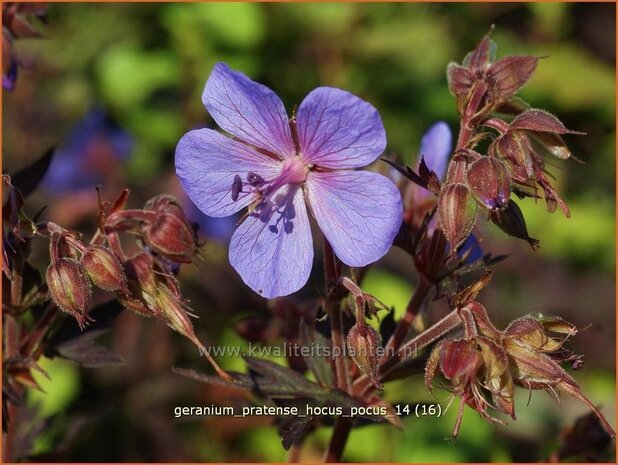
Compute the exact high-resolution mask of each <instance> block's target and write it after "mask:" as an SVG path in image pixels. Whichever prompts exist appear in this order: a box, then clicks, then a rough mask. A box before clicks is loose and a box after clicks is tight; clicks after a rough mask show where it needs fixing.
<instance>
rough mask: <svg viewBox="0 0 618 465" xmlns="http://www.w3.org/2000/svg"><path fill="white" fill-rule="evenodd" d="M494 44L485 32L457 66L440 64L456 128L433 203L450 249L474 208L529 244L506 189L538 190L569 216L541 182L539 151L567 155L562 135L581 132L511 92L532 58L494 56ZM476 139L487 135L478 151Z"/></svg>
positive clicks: (532, 65)
mask: <svg viewBox="0 0 618 465" xmlns="http://www.w3.org/2000/svg"><path fill="white" fill-rule="evenodd" d="M495 50H496V46H495V44H494V42H493V41H492V40H491V38H490V37H489V34H488V35H486V36H485V37H484V38H483V40H482V41H481V42H480V44H479V45H478V46H477V47H476V49H475V50H473V51H472V52H471V53H469V54H468V55H467V56H466V57H465V59H464V60H463V63H462V64H456V63H451V64H449V66H448V68H447V76H448V83H449V90H450V91H451V93H452V94H453V95H454V96H455V98H456V99H457V108H458V111H459V114H460V117H461V132H460V137H459V141H458V144H457V147H456V150H455V152H454V154H453V157H452V158H451V161H450V164H449V167H448V174H447V179H446V181H445V183H444V185H443V186H441V188H440V191H439V194H438V206H437V208H438V218H439V222H440V228H441V229H442V231H443V232H444V234H445V236H446V238H447V240H448V242H449V244H450V245H451V248H452V249H455V248H456V247H457V246H459V245H461V243H462V242H463V241H464V240H465V239H466V238H467V237H468V236H469V235H470V233H471V232H472V229H473V228H474V225H475V223H476V219H477V216H478V212H479V210H480V209H483V210H485V211H487V212H488V217H489V219H491V220H492V222H493V223H495V224H496V225H497V226H498V227H499V228H500V229H502V230H503V231H505V232H506V233H507V234H509V235H511V236H514V237H517V238H520V239H523V240H526V241H527V242H528V243H530V245H531V246H532V247H533V248H536V247H537V246H538V241H537V240H536V239H533V238H531V237H530V236H529V235H528V231H527V228H526V223H525V220H524V218H523V215H522V213H521V210H520V208H519V206H518V205H517V204H516V203H515V201H514V200H512V199H511V193H515V194H516V195H517V196H518V197H520V198H525V197H533V198H535V199H536V198H539V196H538V195H537V191H538V190H539V189H540V190H541V191H542V192H543V194H544V197H545V200H546V203H547V209H548V211H550V212H553V211H555V209H556V207H557V206H559V207H560V209H561V210H562V211H563V212H564V214H565V215H566V216H567V217H568V216H569V215H570V213H569V209H568V207H567V205H566V203H565V202H564V201H563V200H562V199H561V198H560V196H559V195H558V193H557V192H556V190H555V189H554V187H553V186H552V184H551V182H550V181H549V177H548V175H547V173H546V171H545V161H544V158H543V156H544V155H545V154H548V155H553V156H556V157H558V158H561V159H568V158H575V157H573V156H572V155H571V152H570V151H569V149H568V148H567V146H566V144H565V142H564V140H563V139H562V135H564V134H583V133H581V132H577V131H571V130H569V129H567V128H566V127H565V126H564V125H563V124H562V123H561V122H560V120H559V119H558V118H556V117H555V116H554V115H552V114H550V113H548V112H546V111H544V110H538V109H532V108H530V107H529V105H528V104H527V103H526V102H524V101H523V100H521V99H519V98H517V97H515V93H516V92H517V91H518V90H519V89H521V88H522V87H523V86H524V85H525V84H526V82H527V81H528V80H529V79H530V77H531V76H532V74H533V72H534V70H535V69H536V66H537V64H538V58H535V57H533V56H523V55H522V56H508V57H504V58H501V59H498V60H496V58H495ZM505 114H506V115H508V116H506V117H505V116H504V115H505ZM502 118H506V119H502ZM483 139H489V140H490V143H489V147H488V149H487V153H486V154H481V153H479V152H477V151H476V150H475V148H476V146H477V144H478V142H479V141H481V140H483Z"/></svg>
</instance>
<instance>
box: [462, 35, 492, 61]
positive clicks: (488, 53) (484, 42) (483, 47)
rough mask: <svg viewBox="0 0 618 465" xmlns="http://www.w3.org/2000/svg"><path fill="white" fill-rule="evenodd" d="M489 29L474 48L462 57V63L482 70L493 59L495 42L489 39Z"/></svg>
mask: <svg viewBox="0 0 618 465" xmlns="http://www.w3.org/2000/svg"><path fill="white" fill-rule="evenodd" d="M490 34H491V31H490V32H489V33H488V34H485V36H483V38H482V39H481V41H480V42H479V44H478V45H477V46H476V48H475V49H474V50H472V51H471V52H470V53H468V54H467V55H466V57H465V58H464V59H463V65H464V66H466V67H468V68H470V69H472V70H474V71H482V70H484V69H485V68H487V66H488V65H489V64H490V63H491V62H492V61H493V60H494V59H495V55H496V48H497V47H496V43H495V42H494V41H493V40H491V37H490Z"/></svg>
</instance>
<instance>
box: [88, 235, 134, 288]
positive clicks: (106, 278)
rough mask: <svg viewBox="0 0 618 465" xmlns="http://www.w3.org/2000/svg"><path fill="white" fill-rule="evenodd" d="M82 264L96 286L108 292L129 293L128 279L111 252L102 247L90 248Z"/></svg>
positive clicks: (94, 246)
mask: <svg viewBox="0 0 618 465" xmlns="http://www.w3.org/2000/svg"><path fill="white" fill-rule="evenodd" d="M81 262H82V266H83V267H84V270H85V271H86V274H87V275H88V277H89V278H90V280H91V281H92V283H93V284H94V285H95V286H97V287H99V288H101V289H105V290H106V291H123V292H127V290H128V289H127V277H126V276H125V274H124V271H123V269H122V266H121V265H120V262H119V261H118V259H117V258H116V256H115V255H114V254H113V253H112V251H111V250H109V249H107V248H105V247H103V246H100V245H92V246H89V247H88V248H87V249H86V251H85V252H84V254H83V255H82V258H81Z"/></svg>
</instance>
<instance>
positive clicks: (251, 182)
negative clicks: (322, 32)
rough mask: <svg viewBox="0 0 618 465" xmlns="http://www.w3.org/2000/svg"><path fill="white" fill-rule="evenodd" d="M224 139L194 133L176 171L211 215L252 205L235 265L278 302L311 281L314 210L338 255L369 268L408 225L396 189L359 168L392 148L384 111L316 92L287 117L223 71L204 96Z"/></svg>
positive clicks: (329, 91) (217, 70)
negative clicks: (311, 219)
mask: <svg viewBox="0 0 618 465" xmlns="http://www.w3.org/2000/svg"><path fill="white" fill-rule="evenodd" d="M202 101H203V103H204V106H205V107H206V109H207V110H208V112H209V113H210V115H211V116H212V118H213V119H214V120H215V122H216V123H217V124H218V125H219V127H221V128H222V129H223V130H224V131H225V132H227V133H229V134H230V135H231V136H232V137H228V136H227V135H223V134H221V133H219V132H217V131H215V130H212V129H196V130H192V131H189V132H188V133H187V134H185V135H184V136H183V137H182V138H181V140H180V141H179V143H178V145H177V147H176V173H177V174H178V177H179V178H180V181H181V183H182V186H183V188H184V189H185V191H186V193H187V194H188V196H189V197H190V198H191V200H192V201H193V202H194V203H195V204H196V205H197V206H198V208H200V210H202V211H203V212H204V213H205V214H207V215H210V216H214V217H224V216H230V215H232V214H235V213H237V212H239V211H241V210H242V209H244V208H246V207H248V209H247V213H246V214H245V215H244V217H243V219H242V220H241V221H240V224H239V226H238V228H237V229H236V231H235V232H234V235H233V236H232V240H231V242H230V249H229V260H230V263H231V265H232V266H233V267H234V268H235V269H236V271H237V272H238V273H239V274H240V276H241V277H242V279H243V281H244V282H245V283H246V284H247V285H248V286H249V287H251V288H252V289H253V290H254V291H256V292H257V293H258V294H260V295H262V296H264V297H267V298H273V297H278V296H284V295H288V294H291V293H293V292H295V291H297V290H299V289H300V288H301V287H302V286H303V285H304V284H305V283H306V282H307V280H308V279H309V275H310V273H311V267H312V263H313V244H312V238H311V229H310V225H309V216H308V211H311V213H312V214H313V216H314V217H315V219H316V221H317V224H318V226H319V227H320V229H321V231H322V233H323V234H324V236H325V239H326V240H327V241H328V242H329V243H330V244H331V246H332V248H333V251H334V252H335V254H336V255H337V257H338V258H339V259H340V260H341V261H342V262H343V263H345V264H346V265H349V266H359V267H360V266H365V265H368V264H369V263H373V262H375V261H377V260H378V259H380V258H381V257H382V256H384V255H385V254H386V252H387V251H388V250H389V248H390V246H391V244H392V242H393V239H394V237H395V235H396V234H397V232H398V230H399V227H400V225H401V218H402V202H401V195H400V193H399V191H398V189H397V188H396V186H395V185H394V184H393V183H392V182H391V181H390V180H389V179H388V178H386V177H385V176H382V175H381V174H378V173H374V172H369V171H363V170H358V168H362V167H366V166H367V165H369V164H370V163H372V162H373V161H375V160H376V159H377V158H378V157H379V156H380V155H381V154H382V153H383V152H384V149H385V147H386V134H385V130H384V126H383V124H382V120H381V118H380V115H379V113H378V111H377V110H376V109H375V108H374V107H373V106H372V105H371V104H369V103H367V102H365V101H363V100H361V99H360V98H358V97H356V96H355V95H352V94H350V93H349V92H346V91H344V90H341V89H336V88H332V87H318V88H316V89H314V90H313V91H311V92H310V93H309V94H308V95H307V96H306V97H305V99H304V100H303V101H302V102H301V104H300V105H299V106H298V110H297V111H296V112H295V114H294V115H293V116H292V118H289V117H288V114H287V112H286V110H285V107H284V105H283V102H282V101H281V99H280V98H279V97H278V96H277V95H276V94H275V93H274V92H273V91H272V90H271V89H269V88H268V87H266V86H264V85H262V84H259V83H257V82H254V81H252V80H251V79H249V78H248V77H247V76H246V75H244V74H242V73H240V72H238V71H234V70H232V69H230V68H229V67H228V66H227V65H226V64H224V63H218V64H216V65H215V67H214V69H213V70H212V72H211V74H210V77H209V78H208V81H207V82H206V86H205V89H204V92H203V94H202Z"/></svg>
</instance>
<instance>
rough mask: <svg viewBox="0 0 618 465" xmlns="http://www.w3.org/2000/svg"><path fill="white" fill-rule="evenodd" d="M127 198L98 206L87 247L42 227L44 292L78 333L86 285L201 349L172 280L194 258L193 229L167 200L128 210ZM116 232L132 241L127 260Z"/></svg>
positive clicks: (173, 202)
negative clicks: (45, 239)
mask: <svg viewBox="0 0 618 465" xmlns="http://www.w3.org/2000/svg"><path fill="white" fill-rule="evenodd" d="M127 196H128V192H127V191H124V192H123V193H122V194H121V196H120V197H119V198H118V200H117V201H116V202H115V203H114V204H113V205H110V204H108V203H104V202H101V201H99V207H100V212H99V230H98V231H97V233H96V235H95V236H94V238H93V239H92V241H91V243H90V244H86V243H84V242H83V241H82V240H81V238H80V236H79V234H77V233H74V232H71V231H67V230H65V229H63V228H61V227H60V226H58V225H56V224H54V223H47V224H46V225H45V226H44V227H43V228H42V230H43V231H44V232H45V233H47V234H49V235H50V238H51V240H50V257H51V263H50V265H49V267H48V269H47V274H46V277H47V284H48V287H49V293H50V295H51V296H52V298H53V300H54V302H55V303H56V304H57V305H58V307H59V308H60V309H61V310H63V311H65V312H67V313H69V314H71V315H73V316H74V317H75V318H76V319H77V322H78V324H79V325H80V327H82V328H83V327H84V325H85V324H86V322H87V321H88V319H89V316H88V306H89V302H90V298H91V286H92V285H94V286H96V287H98V288H100V289H102V290H105V291H109V292H114V293H116V295H117V298H118V300H119V301H120V302H121V303H122V304H123V305H124V306H125V307H126V308H128V309H130V310H133V311H134V312H136V313H138V314H140V315H143V316H147V317H156V318H160V319H162V320H164V321H166V322H167V323H168V324H169V325H170V326H171V327H172V328H173V329H174V330H176V331H178V332H179V333H181V334H182V335H184V336H186V337H187V338H189V339H190V340H191V341H192V342H194V343H195V344H196V345H197V346H198V347H202V345H201V343H200V342H199V340H198V339H197V338H196V336H195V334H194V332H193V326H192V324H191V321H190V320H189V315H190V314H189V312H188V310H187V307H186V305H185V304H184V302H183V299H182V296H181V293H180V289H179V286H178V282H177V280H176V279H175V278H174V275H175V274H176V273H177V272H178V266H179V264H180V263H189V262H190V261H191V259H192V258H193V256H195V254H196V253H197V250H198V246H197V242H196V236H195V232H194V230H193V227H192V226H191V224H190V223H189V220H188V219H187V217H186V216H185V214H184V212H183V210H182V208H181V207H180V206H179V204H178V203H177V202H176V200H175V199H174V198H173V197H170V196H167V195H160V196H157V197H154V198H152V199H151V200H149V201H148V202H146V204H145V205H144V208H143V209H139V210H137V209H136V210H128V209H124V205H125V203H126V200H127ZM120 233H130V234H132V235H134V236H135V237H137V243H138V245H139V246H140V247H141V251H140V252H138V253H137V254H135V255H134V256H132V257H127V256H126V254H125V252H124V250H123V249H122V246H121V242H120V238H119V234H120Z"/></svg>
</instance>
